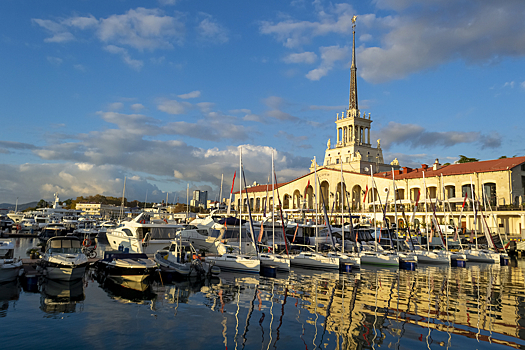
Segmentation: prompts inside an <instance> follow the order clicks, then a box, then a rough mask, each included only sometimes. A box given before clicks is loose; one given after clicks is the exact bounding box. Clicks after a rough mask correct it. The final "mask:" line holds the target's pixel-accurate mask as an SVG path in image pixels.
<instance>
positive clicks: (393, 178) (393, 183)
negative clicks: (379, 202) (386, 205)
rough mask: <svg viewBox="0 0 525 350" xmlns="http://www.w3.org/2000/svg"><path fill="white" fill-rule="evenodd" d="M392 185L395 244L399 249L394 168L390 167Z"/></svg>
mask: <svg viewBox="0 0 525 350" xmlns="http://www.w3.org/2000/svg"><path fill="white" fill-rule="evenodd" d="M392 186H393V187H394V213H395V214H394V217H395V220H396V245H397V249H398V250H399V239H398V236H397V235H398V233H399V230H398V229H397V224H398V222H397V190H396V179H395V177H394V168H392Z"/></svg>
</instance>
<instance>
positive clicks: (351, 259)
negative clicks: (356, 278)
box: [326, 252, 361, 269]
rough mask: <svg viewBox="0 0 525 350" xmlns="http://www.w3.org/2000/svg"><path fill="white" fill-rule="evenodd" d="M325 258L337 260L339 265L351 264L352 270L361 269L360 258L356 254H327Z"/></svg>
mask: <svg viewBox="0 0 525 350" xmlns="http://www.w3.org/2000/svg"><path fill="white" fill-rule="evenodd" d="M326 256H328V257H330V258H336V259H339V263H340V264H345V263H346V264H351V265H352V268H353V269H360V268H361V257H360V255H359V254H358V253H341V252H328V253H327V254H326Z"/></svg>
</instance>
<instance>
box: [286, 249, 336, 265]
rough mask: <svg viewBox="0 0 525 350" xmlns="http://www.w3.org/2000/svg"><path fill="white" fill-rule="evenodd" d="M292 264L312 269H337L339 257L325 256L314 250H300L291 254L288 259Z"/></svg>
mask: <svg viewBox="0 0 525 350" xmlns="http://www.w3.org/2000/svg"><path fill="white" fill-rule="evenodd" d="M290 264H291V265H292V266H298V267H302V268H314V269H329V270H332V269H337V270H338V269H339V259H338V258H335V257H327V256H324V255H322V254H320V253H316V252H308V251H306V252H301V253H299V254H296V255H292V257H291V259H290Z"/></svg>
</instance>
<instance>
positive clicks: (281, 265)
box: [248, 151, 290, 272]
mask: <svg viewBox="0 0 525 350" xmlns="http://www.w3.org/2000/svg"><path fill="white" fill-rule="evenodd" d="M275 177H276V175H275V168H274V163H273V151H272V202H273V203H272V248H271V252H268V253H261V254H259V259H260V260H261V265H262V266H274V267H276V268H277V270H279V271H285V272H290V258H288V257H285V256H284V255H281V254H276V253H275V247H276V246H275V215H274V209H275V182H276V178H275ZM277 198H278V199H279V210H280V211H281V225H280V226H281V227H282V229H283V237H284V244H285V247H286V251H288V244H287V242H286V234H285V231H284V227H285V223H284V220H283V216H282V206H281V198H280V197H279V189H277ZM248 205H249V201H248ZM250 220H251V217H250Z"/></svg>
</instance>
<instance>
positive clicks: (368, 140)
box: [367, 128, 370, 144]
mask: <svg viewBox="0 0 525 350" xmlns="http://www.w3.org/2000/svg"><path fill="white" fill-rule="evenodd" d="M367 129H368V144H370V128H367Z"/></svg>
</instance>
